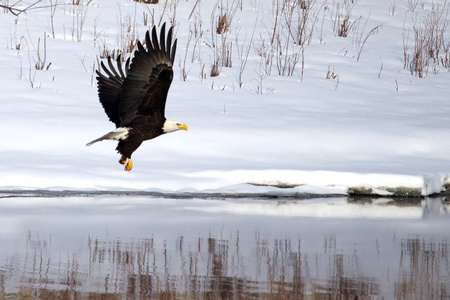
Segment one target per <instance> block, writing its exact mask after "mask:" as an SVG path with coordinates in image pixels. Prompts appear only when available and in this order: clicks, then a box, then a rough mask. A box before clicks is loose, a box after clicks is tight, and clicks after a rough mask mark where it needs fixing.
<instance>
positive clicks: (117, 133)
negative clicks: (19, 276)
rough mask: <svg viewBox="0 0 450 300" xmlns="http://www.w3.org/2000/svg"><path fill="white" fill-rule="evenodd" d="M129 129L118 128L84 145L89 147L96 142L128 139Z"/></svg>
mask: <svg viewBox="0 0 450 300" xmlns="http://www.w3.org/2000/svg"><path fill="white" fill-rule="evenodd" d="M128 132H129V128H127V127H119V128H117V129H116V130H113V131H110V132H108V133H107V134H105V135H103V136H101V137H99V138H98V139H95V140H93V141H91V142H89V143H87V144H86V146H90V145H92V144H95V143H97V142H100V141H103V140H116V141H118V140H124V139H126V138H127V137H128Z"/></svg>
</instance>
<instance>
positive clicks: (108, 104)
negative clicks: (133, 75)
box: [96, 55, 130, 127]
mask: <svg viewBox="0 0 450 300" xmlns="http://www.w3.org/2000/svg"><path fill="white" fill-rule="evenodd" d="M129 61H130V59H128V60H127V62H126V64H125V72H127V69H128V67H129ZM100 65H101V69H100V70H99V71H96V73H97V85H98V95H99V100H100V103H101V104H102V106H103V109H104V110H105V113H106V115H107V116H108V118H109V120H110V121H111V122H113V123H114V124H115V125H116V127H119V126H120V117H119V102H120V95H121V91H122V85H123V81H124V80H125V75H124V71H123V70H122V58H121V56H120V55H119V57H118V58H117V69H118V70H119V73H117V71H116V69H115V67H114V65H113V63H112V59H111V57H108V67H109V68H108V67H106V66H105V64H104V63H103V62H101V64H100ZM101 70H103V72H105V73H106V76H105V75H103V74H102V73H101Z"/></svg>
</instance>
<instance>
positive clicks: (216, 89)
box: [0, 0, 450, 194]
mask: <svg viewBox="0 0 450 300" xmlns="http://www.w3.org/2000/svg"><path fill="white" fill-rule="evenodd" d="M74 2H76V1H74ZM278 2H279V3H282V1H278ZM353 2H355V3H351V2H350V1H345V0H333V1H332V0H317V1H312V6H311V9H310V12H309V13H310V15H309V16H308V27H307V28H308V29H307V30H306V32H307V33H308V37H309V36H310V39H309V40H307V42H305V44H304V47H303V49H304V53H303V54H304V68H302V59H301V57H302V51H301V49H302V47H300V46H299V45H295V44H294V43H292V39H293V38H294V36H297V35H296V33H297V31H295V30H294V29H292V30H291V32H292V37H290V39H291V41H290V42H289V41H288V36H289V34H288V32H289V30H288V28H289V27H288V25H287V24H289V22H287V21H286V19H287V18H288V16H287V15H286V14H285V13H280V14H278V17H279V18H278V21H277V22H275V21H274V20H275V19H276V16H277V13H276V12H277V6H276V3H277V1H273V0H264V1H263V0H261V1H231V0H219V1H194V0H188V1H170V0H169V1H160V3H159V4H156V5H147V4H143V3H137V2H135V1H132V0H92V1H86V0H81V1H80V4H79V5H73V2H72V1H68V0H43V1H38V2H37V3H35V1H20V2H18V3H17V4H11V3H10V1H0V5H10V6H13V7H14V8H15V9H26V12H23V13H20V14H19V15H17V16H16V15H14V14H13V13H11V11H6V10H5V11H2V12H0V14H1V19H2V21H1V23H0V35H1V40H2V45H3V46H2V47H0V78H1V81H0V82H1V83H0V85H1V86H2V96H1V98H0V101H1V105H0V128H1V133H2V143H1V146H0V157H1V160H2V163H1V165H0V189H1V190H8V189H9V190H11V189H76V190H80V189H81V190H155V191H170V192H176V191H183V192H189V191H192V192H202V191H227V192H261V191H266V190H270V191H272V192H273V191H277V190H279V189H278V188H273V187H262V186H259V185H261V184H269V185H285V186H299V187H296V188H295V191H297V192H307V193H320V194H324V193H333V194H346V193H348V191H349V189H354V188H360V189H362V190H366V191H369V192H370V193H380V194H389V193H392V192H393V191H395V190H396V189H399V188H407V189H409V190H410V191H414V192H415V193H422V194H431V193H436V192H439V191H441V190H442V189H443V186H444V184H445V183H446V181H447V174H448V172H449V170H450V166H449V160H448V151H449V149H450V132H449V130H448V128H449V127H450V118H449V117H448V116H449V112H450V102H449V101H448V97H449V95H448V94H449V88H448V83H449V82H450V81H449V80H450V74H449V69H447V68H445V66H443V65H442V64H443V62H444V59H445V58H448V57H449V56H448V53H447V52H445V50H441V52H440V53H441V54H440V55H441V57H439V58H438V60H437V61H438V62H439V61H440V63H439V64H437V63H433V62H431V61H430V64H429V66H428V67H427V68H426V70H427V72H425V74H424V75H425V76H424V78H419V76H416V75H413V74H411V72H410V70H409V69H405V68H404V60H405V55H404V53H405V51H406V52H407V54H408V55H407V56H406V57H407V59H408V60H411V57H412V56H413V54H412V49H413V48H414V34H413V27H414V26H416V27H418V26H425V25H424V24H425V20H427V19H426V18H427V16H430V14H431V13H432V12H433V9H434V12H436V11H439V10H442V11H444V12H445V13H444V14H443V20H444V21H445V22H448V5H447V4H446V5H447V6H445V7H443V8H442V7H441V8H440V7H439V6H438V4H437V3H434V4H433V3H432V1H430V0H424V1H420V3H419V4H418V5H417V6H416V7H411V5H410V4H411V3H412V1H406V0H401V1H398V0H397V1H394V0H380V1H376V3H374V2H373V1H366V0H357V1H353ZM33 3H35V5H34V6H31V7H28V6H29V5H31V4H33ZM292 3H293V2H292ZM165 4H167V5H166V6H165ZM286 11H287V10H286ZM294 11H295V13H294V17H293V20H294V21H292V24H294V25H295V26H296V25H297V24H298V15H297V14H298V13H300V14H301V13H303V12H304V10H302V9H300V8H295V10H294ZM14 12H16V13H17V12H18V11H17V10H15V11H14ZM225 12H227V13H228V16H229V18H230V19H231V17H232V21H231V22H230V27H229V28H228V29H227V31H226V32H225V33H223V34H217V33H216V27H217V20H218V18H219V16H220V15H223V14H224V13H225ZM345 16H349V18H348V22H349V23H347V24H351V26H350V28H349V29H348V36H347V37H340V36H338V34H337V31H338V29H339V26H340V25H341V24H343V23H342V22H343V21H342V20H343V19H345ZM160 20H161V21H162V22H164V21H166V22H171V21H174V22H175V25H176V30H175V34H176V37H177V38H178V49H177V56H176V60H175V61H176V62H175V64H176V66H175V78H174V81H173V83H172V87H171V89H170V92H169V97H168V102H167V107H166V115H167V117H168V118H169V119H172V120H179V121H182V122H184V123H185V124H187V125H188V126H189V131H188V132H176V133H173V134H170V135H167V136H163V137H160V138H157V139H155V140H152V141H148V142H145V143H144V144H143V145H142V146H141V147H140V148H139V149H138V150H137V151H136V152H135V154H134V155H133V161H134V167H133V170H132V171H131V172H125V171H124V170H123V167H122V166H121V165H119V164H118V162H117V161H118V159H119V156H118V154H117V153H115V150H114V149H115V147H116V143H114V142H102V143H99V144H96V145H94V146H91V147H86V146H85V144H86V143H87V142H89V141H90V140H92V139H94V138H97V137H98V136H101V135H103V134H104V133H106V132H108V131H110V130H112V129H113V128H114V126H113V124H112V123H110V122H108V120H107V117H106V116H105V114H104V112H103V109H102V107H101V105H100V104H99V102H98V97H97V90H96V89H97V88H96V84H95V78H94V77H95V76H94V69H95V68H96V66H97V60H98V59H101V58H100V56H101V55H102V54H103V53H104V52H106V51H108V52H109V53H111V52H112V51H113V50H114V49H121V48H124V47H125V46H126V45H129V41H130V40H131V38H133V37H136V38H142V37H143V36H144V34H145V31H146V30H147V29H148V28H149V26H150V25H152V24H153V22H154V23H156V24H158V23H160ZM145 22H147V26H145V25H144V23H145ZM275 24H277V30H276V32H277V33H278V37H279V38H278V40H279V41H280V42H279V43H280V45H281V46H283V45H287V46H286V47H287V48H282V50H283V51H284V54H285V53H287V56H280V55H278V54H277V53H280V48H273V46H272V48H271V46H270V41H271V38H272V36H273V32H274V27H275ZM295 26H293V27H295ZM293 27H292V28H293ZM442 28H443V27H442ZM444 29H446V28H444ZM309 34H310V35H309ZM44 37H45V38H44ZM442 37H443V41H444V43H445V44H444V46H445V47H448V42H449V41H450V32H449V30H442ZM275 40H276V39H275ZM286 41H288V42H286ZM44 43H45V44H44ZM223 45H225V47H222V46H223ZM230 45H231V46H230ZM405 45H406V46H405ZM223 49H225V50H224V51H222V50H223ZM226 49H230V53H231V54H230V57H229V60H230V61H231V64H232V66H231V67H221V68H220V74H219V76H217V77H211V76H210V71H211V68H212V66H213V64H214V62H215V61H216V60H220V59H221V57H224V56H226V54H225V55H223V54H222V53H226ZM263 49H269V51H268V52H265V53H266V54H265V55H266V58H267V57H269V58H270V57H271V58H272V63H265V62H262V59H263V58H264V56H261V55H263V54H261V53H262V52H263ZM286 49H287V50H286ZM271 51H272V52H271ZM283 51H282V52H283ZM247 53H248V54H247ZM296 55H298V56H296ZM295 57H296V58H297V59H299V61H298V63H297V64H296V65H295V69H294V71H293V74H292V76H281V75H278V67H277V66H281V65H282V64H283V62H286V60H285V59H294V58H295ZM277 58H278V60H277ZM441 58H442V61H441V60H440V59H441ZM277 62H278V65H277ZM36 64H38V65H40V66H42V67H43V70H36V67H35V65H36ZM288 65H289V64H288ZM269 66H271V68H270V69H269V70H268V68H269ZM302 69H303V70H302ZM266 70H267V73H266ZM183 71H184V76H183ZM327 75H328V76H327ZM326 77H328V78H326ZM183 79H186V80H183ZM248 183H252V184H258V186H253V185H249V184H248ZM291 191H292V190H291Z"/></svg>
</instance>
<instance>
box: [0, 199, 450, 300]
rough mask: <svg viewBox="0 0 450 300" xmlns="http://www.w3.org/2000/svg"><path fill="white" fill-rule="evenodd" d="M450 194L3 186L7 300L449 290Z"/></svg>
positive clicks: (424, 295)
mask: <svg viewBox="0 0 450 300" xmlns="http://www.w3.org/2000/svg"><path fill="white" fill-rule="evenodd" d="M448 205H449V203H448V201H447V200H446V199H445V198H432V199H431V198H430V199H415V200H414V199H413V200H409V201H402V200H395V201H394V200H393V199H386V198H384V199H378V200H372V199H364V200H358V201H356V200H354V199H349V198H346V197H338V198H315V199H282V198H275V199H270V198H259V199H255V198H233V199H229V198H228V199H226V198H220V199H219V198H215V197H205V198H203V199H199V198H195V197H194V198H190V197H178V198H166V197H158V196H155V195H152V196H149V195H126V193H123V194H114V195H113V194H112V195H107V194H98V195H92V194H76V193H74V194H73V195H70V194H67V195H65V196H64V197H60V196H55V195H54V194H52V193H48V194H40V195H38V197H37V195H33V194H26V193H2V194H0V222H1V223H0V243H1V248H0V298H1V299H52V298H58V299H61V298H64V299H88V298H89V299H94V298H95V299H146V298H148V299H150V298H151V299H356V298H358V299H444V298H445V299H447V298H448V297H450V246H449V243H450V233H449V224H450V223H449V221H450V218H449V216H448V214H447V208H446V206H448Z"/></svg>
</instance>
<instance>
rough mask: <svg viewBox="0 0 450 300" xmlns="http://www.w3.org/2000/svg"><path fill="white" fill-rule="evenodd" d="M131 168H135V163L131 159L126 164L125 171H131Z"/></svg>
mask: <svg viewBox="0 0 450 300" xmlns="http://www.w3.org/2000/svg"><path fill="white" fill-rule="evenodd" d="M131 168H133V162H132V161H131V159H128V161H127V163H126V164H125V171H131Z"/></svg>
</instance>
